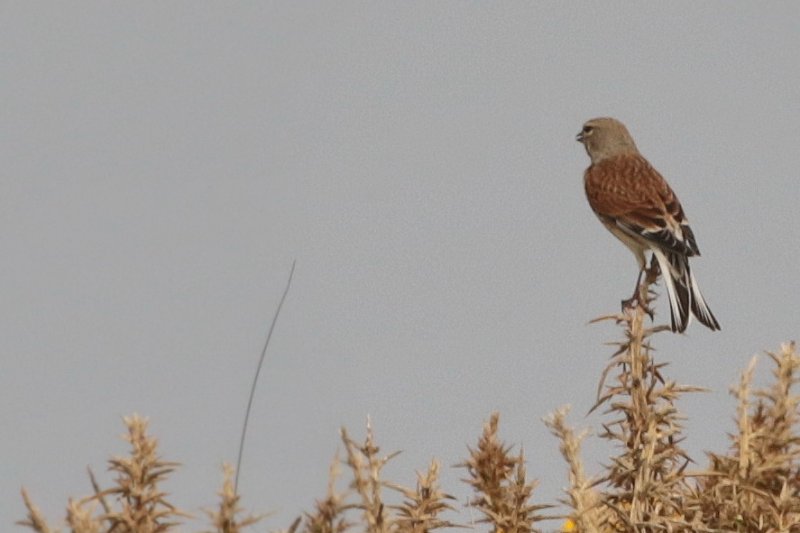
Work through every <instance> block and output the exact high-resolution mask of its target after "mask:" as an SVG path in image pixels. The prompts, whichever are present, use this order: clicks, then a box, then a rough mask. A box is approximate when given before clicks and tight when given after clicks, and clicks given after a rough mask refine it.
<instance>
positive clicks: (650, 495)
mask: <svg viewBox="0 0 800 533" xmlns="http://www.w3.org/2000/svg"><path fill="white" fill-rule="evenodd" d="M656 274H657V273H656V272H655V271H653V270H651V271H648V275H647V279H646V280H645V283H644V285H643V286H642V289H641V294H640V299H641V301H642V305H641V306H637V307H636V308H635V309H633V310H629V311H628V312H626V313H624V314H621V315H616V316H614V317H613V318H614V319H616V320H617V321H618V322H621V323H622V324H623V325H624V327H625V335H626V339H625V341H623V342H621V343H618V346H619V349H618V350H617V352H616V353H615V354H614V355H613V357H612V359H611V361H610V363H609V365H608V366H607V367H606V369H605V371H604V372H603V376H602V378H601V385H600V391H598V400H597V403H596V404H595V406H594V407H592V410H594V409H596V408H598V407H600V406H601V405H607V406H608V407H607V410H606V411H605V414H607V415H612V416H613V417H614V418H613V419H612V420H611V421H610V422H607V423H604V424H603V431H602V432H601V433H600V437H601V438H604V439H607V440H609V441H611V442H613V443H615V444H616V445H617V448H618V450H619V452H618V453H617V454H616V455H615V456H614V457H612V458H611V461H612V462H611V464H610V465H608V467H607V474H606V477H605V485H606V486H605V488H604V490H603V491H602V493H601V500H602V503H603V505H604V506H605V507H606V508H607V510H608V511H610V512H607V513H602V516H603V517H604V518H603V520H601V522H600V527H601V529H604V530H611V531H649V530H655V529H666V530H670V531H675V530H696V529H695V527H696V524H693V523H692V522H693V521H692V519H691V518H692V517H689V516H686V515H685V509H686V506H685V503H684V501H683V500H684V498H683V495H684V494H685V492H686V490H687V478H686V476H685V475H684V469H685V468H686V466H687V464H688V463H689V462H690V459H689V457H688V456H687V454H686V452H685V451H684V450H683V449H682V448H681V447H680V446H679V443H680V442H681V441H682V440H683V436H682V434H681V432H682V429H683V427H682V424H681V421H682V420H683V416H682V415H680V414H679V412H678V410H677V408H676V406H675V402H676V400H677V399H678V398H679V396H680V395H681V394H683V393H687V392H698V391H701V390H703V389H701V388H698V387H692V386H683V385H678V384H677V383H675V382H674V381H666V380H665V379H664V378H663V376H662V374H661V371H662V369H663V368H664V367H665V366H666V364H665V363H656V362H655V361H654V360H653V357H652V355H651V352H652V348H651V346H650V343H649V338H650V336H651V335H653V334H654V333H656V332H658V331H662V330H665V329H668V328H667V327H666V326H658V327H654V328H645V327H644V315H645V313H646V312H648V310H647V306H648V303H649V300H650V299H651V298H652V295H653V293H652V292H651V291H650V290H649V287H650V286H651V285H652V284H653V283H654V282H655V278H656ZM603 318H609V317H603ZM600 320H602V318H601V319H600ZM613 370H616V376H615V380H614V382H613V383H612V384H610V385H605V391H603V390H602V389H603V387H604V383H605V378H606V376H607V375H608V374H609V373H610V372H611V371H613Z"/></svg>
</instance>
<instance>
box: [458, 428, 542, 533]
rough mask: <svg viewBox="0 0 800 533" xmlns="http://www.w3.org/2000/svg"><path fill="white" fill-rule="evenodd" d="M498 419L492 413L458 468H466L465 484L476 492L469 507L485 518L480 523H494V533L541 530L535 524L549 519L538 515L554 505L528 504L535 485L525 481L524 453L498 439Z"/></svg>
mask: <svg viewBox="0 0 800 533" xmlns="http://www.w3.org/2000/svg"><path fill="white" fill-rule="evenodd" d="M499 419H500V415H499V414H498V413H492V416H491V418H490V419H489V422H487V423H486V424H485V425H484V428H483V435H481V438H480V440H479V441H478V446H477V448H475V449H472V448H470V449H469V457H468V458H467V460H466V461H464V462H463V463H461V464H459V465H457V466H459V467H463V468H466V470H467V473H468V474H469V478H468V479H465V480H464V482H465V483H467V484H469V485H470V486H472V488H473V489H474V490H475V492H476V493H477V494H476V495H475V497H474V498H473V499H472V500H470V501H469V505H470V506H472V507H474V508H476V509H478V510H479V511H480V512H481V513H482V514H483V515H484V518H482V519H481V520H480V522H483V523H488V524H491V526H492V532H493V533H531V532H535V531H539V530H537V529H534V527H533V525H534V523H536V522H538V521H540V520H544V519H545V518H546V517H544V516H541V515H539V514H538V512H539V511H541V510H542V509H546V508H549V507H551V506H550V505H533V504H531V503H529V501H530V499H531V496H532V494H533V489H534V488H535V486H536V482H535V481H531V482H529V481H527V480H526V473H525V457H524V455H523V452H522V451H520V452H519V454H518V455H512V454H511V446H506V445H505V444H504V443H503V442H502V441H501V440H500V439H499V437H498V436H497V427H498V422H499Z"/></svg>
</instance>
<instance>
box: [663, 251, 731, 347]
mask: <svg viewBox="0 0 800 533" xmlns="http://www.w3.org/2000/svg"><path fill="white" fill-rule="evenodd" d="M653 253H654V254H655V256H656V260H657V261H658V266H659V267H660V268H661V277H662V278H663V279H664V284H665V285H666V287H667V295H668V296H669V309H670V315H671V321H672V331H678V332H683V331H685V330H686V327H687V326H688V325H689V322H690V321H691V318H692V316H694V317H695V318H697V320H699V321H700V323H701V324H703V325H704V326H706V327H707V328H709V329H710V330H712V331H714V330H718V329H720V327H719V322H717V319H716V318H714V314H713V313H712V312H711V309H710V308H709V307H708V304H707V303H706V301H705V299H704V298H703V295H702V293H701V292H700V288H699V287H698V286H697V281H696V280H695V279H694V274H692V271H691V269H690V268H689V258H688V257H686V256H685V255H682V254H678V253H674V252H664V251H662V250H653Z"/></svg>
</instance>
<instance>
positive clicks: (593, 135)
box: [575, 117, 639, 163]
mask: <svg viewBox="0 0 800 533" xmlns="http://www.w3.org/2000/svg"><path fill="white" fill-rule="evenodd" d="M575 140H577V141H578V142H579V143H581V144H583V146H584V147H585V148H586V153H587V154H589V158H590V159H591V160H592V163H599V162H600V161H602V160H604V159H608V158H609V157H614V156H618V155H627V154H638V153H639V150H638V149H637V148H636V144H635V143H634V142H633V137H631V134H630V133H628V128H626V127H625V124H623V123H622V122H620V121H619V120H617V119H615V118H610V117H601V118H593V119H591V120H589V121H587V122H586V123H585V124H584V125H583V129H581V132H580V133H579V134H578V135H577V137H575Z"/></svg>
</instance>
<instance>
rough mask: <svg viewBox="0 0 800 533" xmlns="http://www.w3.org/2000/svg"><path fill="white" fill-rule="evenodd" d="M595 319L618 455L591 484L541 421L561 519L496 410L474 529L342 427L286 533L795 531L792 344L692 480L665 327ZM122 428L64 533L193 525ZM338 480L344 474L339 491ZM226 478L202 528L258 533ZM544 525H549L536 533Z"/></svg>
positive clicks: (747, 393) (736, 392)
mask: <svg viewBox="0 0 800 533" xmlns="http://www.w3.org/2000/svg"><path fill="white" fill-rule="evenodd" d="M649 281H650V282H652V280H649ZM643 292H645V291H643ZM648 294H649V293H648ZM603 318H604V319H613V320H616V321H617V322H618V323H619V324H620V325H621V326H622V328H623V330H624V339H623V341H622V342H619V343H618V344H617V345H616V346H617V351H616V353H615V354H614V355H613V356H612V358H611V360H610V362H609V365H608V367H607V368H606V370H605V372H604V373H603V375H602V377H601V384H600V389H599V391H598V400H597V403H596V405H595V406H594V407H593V408H592V409H593V410H594V409H603V410H604V415H603V416H604V421H603V424H602V429H601V430H600V431H599V432H598V433H599V436H600V437H601V438H603V439H606V440H608V441H609V442H610V443H611V444H612V450H613V451H612V452H611V453H610V458H609V461H608V463H607V464H606V465H604V466H601V467H599V469H600V472H599V473H598V474H597V475H594V476H589V475H587V474H586V471H585V470H586V469H585V467H584V464H583V461H582V459H581V453H580V447H581V442H582V441H583V439H584V438H585V437H586V435H587V432H585V431H584V432H576V431H575V430H573V429H572V428H571V427H569V425H568V424H567V422H566V413H567V410H566V409H560V410H557V411H556V412H555V413H553V414H552V415H550V416H549V417H547V418H546V419H545V424H546V425H547V427H548V428H549V429H550V431H551V432H552V433H553V434H554V435H555V436H556V438H557V439H558V441H559V447H560V451H561V453H562V455H563V457H564V459H565V461H566V464H567V480H568V485H567V488H566V489H565V491H564V497H563V498H562V499H561V501H560V503H561V509H562V511H563V509H566V510H567V511H566V514H563V512H562V514H560V515H557V514H551V515H545V514H543V511H545V510H547V509H549V510H550V511H551V512H552V511H553V509H551V507H552V506H551V505H546V504H544V503H538V502H534V499H533V496H534V488H535V486H536V482H535V481H533V480H530V479H528V477H527V473H526V466H525V458H524V456H523V453H522V452H521V451H519V452H513V451H512V450H513V448H512V447H511V446H508V445H507V444H505V443H503V442H502V440H501V439H500V437H499V435H498V423H499V416H498V414H497V413H493V414H492V415H491V416H490V418H489V421H488V422H487V423H486V424H485V425H484V428H483V432H482V434H481V435H480V437H479V439H478V442H477V445H476V446H475V447H474V448H469V449H468V453H467V457H466V459H465V460H463V461H462V462H461V463H460V464H459V465H457V466H458V467H460V468H462V469H463V471H464V472H465V473H466V475H465V478H464V482H465V483H467V484H468V485H469V486H470V487H471V488H472V490H473V496H472V497H471V498H470V499H469V501H468V502H467V503H466V505H467V506H468V507H470V508H471V510H472V513H471V515H474V516H478V517H479V518H477V520H475V522H476V523H470V520H467V522H468V523H467V524H456V523H453V522H451V521H450V519H455V518H454V517H457V516H458V515H457V514H456V505H455V502H454V500H453V498H452V497H451V496H448V495H447V494H446V493H445V492H443V490H442V488H441V487H440V486H439V471H440V465H439V463H438V462H437V461H435V460H434V461H432V462H431V463H430V465H429V466H428V468H427V469H426V470H425V471H423V472H418V473H417V483H416V486H415V487H403V486H400V485H397V484H395V483H392V482H390V481H388V480H386V479H384V477H383V475H382V470H383V468H384V466H385V465H386V463H387V462H388V461H390V460H391V459H392V458H393V457H394V456H395V455H396V454H388V455H383V454H381V452H380V449H379V447H378V445H377V444H376V442H375V438H374V435H373V432H372V428H371V426H370V425H369V424H368V426H367V432H366V438H365V440H364V441H363V442H356V441H355V440H353V439H352V438H351V437H350V436H349V434H348V433H347V432H346V431H345V430H342V433H341V439H342V443H343V449H344V451H345V455H344V458H343V459H340V458H338V457H337V458H335V459H334V461H333V464H332V466H331V471H330V481H329V484H328V490H327V494H326V495H325V497H324V498H322V499H320V500H317V501H316V503H315V504H314V508H313V510H311V511H309V512H307V513H305V514H303V515H302V516H300V517H299V518H298V519H297V520H295V522H294V523H293V524H291V526H290V527H288V528H287V529H286V530H284V531H283V533H348V532H355V531H364V532H366V533H427V532H429V531H433V530H436V529H441V528H460V529H463V528H474V529H479V530H486V529H488V530H490V531H491V533H534V532H539V531H545V530H547V531H554V530H562V531H581V532H594V531H601V532H628V531H631V532H650V531H653V532H655V531H676V532H679V531H680V532H683V531H687V532H688V531H698V532H702V531H709V532H711V531H720V532H721V531H742V532H745V531H746V532H751V531H764V532H767V531H775V532H777V531H800V434H798V403H799V402H800V396H798V394H797V392H796V390H795V389H796V385H797V382H798V379H800V378H798V371H800V357H799V356H798V354H797V351H796V348H795V345H794V344H793V343H787V344H784V345H782V346H781V349H780V351H778V352H776V353H769V354H768V358H769V362H770V363H771V364H772V366H773V376H772V377H773V379H772V384H771V385H770V386H769V387H767V388H764V389H754V388H753V386H752V376H753V372H754V368H755V365H756V360H755V359H754V360H753V362H752V363H751V364H750V365H749V366H748V368H747V369H745V370H744V372H743V373H742V376H741V380H740V382H739V384H738V385H737V386H736V387H734V388H733V389H732V394H733V396H734V397H735V399H736V401H737V408H736V416H735V420H736V429H735V432H734V433H733V434H731V435H730V448H729V450H728V451H727V452H724V453H712V452H709V453H708V454H707V455H708V465H707V466H706V468H705V469H702V470H692V469H690V468H689V467H690V466H692V465H693V464H694V463H692V461H691V459H690V458H689V457H688V455H687V453H686V451H685V450H684V449H683V448H682V447H681V443H682V441H683V440H684V438H685V435H684V433H683V431H684V428H683V425H682V422H683V417H682V415H681V414H680V412H679V411H678V409H677V405H676V402H677V400H678V399H679V398H680V397H681V395H683V394H686V393H693V392H697V391H700V390H702V389H700V388H698V387H694V386H686V385H680V384H677V383H675V382H674V381H672V380H670V379H669V378H668V376H667V375H666V372H665V369H666V363H664V362H658V361H656V360H655V359H654V357H653V352H652V348H651V345H650V342H651V339H652V336H653V335H654V334H656V333H658V332H659V331H661V330H662V329H663V328H661V327H650V328H648V327H646V326H645V313H644V312H643V311H641V310H637V311H635V312H630V313H626V314H621V315H614V316H612V317H603ZM125 424H126V426H127V429H128V434H127V435H126V440H127V441H128V442H129V443H130V446H131V450H130V454H129V456H127V457H116V458H112V459H111V460H110V461H109V469H110V470H111V471H112V472H113V473H114V475H115V480H114V484H113V485H112V486H111V487H110V488H107V489H101V488H100V487H99V486H98V485H97V483H96V481H95V480H94V476H92V475H91V472H90V476H91V481H92V485H93V487H94V494H92V495H90V496H88V497H86V498H82V499H78V500H70V501H69V502H68V505H67V510H66V518H65V525H66V527H67V528H68V529H69V531H72V532H74V533H101V532H104V533H105V532H109V533H110V532H115V533H129V532H131V533H133V532H136V533H156V532H162V531H164V532H166V531H178V530H181V529H184V528H185V527H186V525H187V524H186V523H187V520H189V519H190V517H189V515H188V514H186V513H185V512H183V511H181V510H179V509H177V508H176V507H175V506H174V505H172V504H170V503H169V502H168V501H167V499H166V495H165V494H164V492H163V491H162V490H161V489H160V488H159V487H160V485H161V483H162V482H163V481H164V479H165V478H166V477H167V476H169V475H170V474H171V473H172V472H173V471H174V469H175V467H176V463H172V462H166V461H164V460H162V459H161V458H160V457H159V456H158V454H157V442H156V440H155V439H154V438H153V437H151V436H149V435H148V434H147V421H146V420H145V419H142V418H140V417H138V416H132V417H129V418H126V419H125ZM342 471H346V472H347V481H348V483H346V484H345V485H346V487H345V488H344V489H342V488H340V486H341V481H342V477H343V474H342ZM232 476H233V472H232V469H231V468H230V467H226V468H225V472H224V481H223V488H222V490H221V491H220V493H219V498H220V499H219V506H218V507H217V508H216V509H213V510H208V511H206V514H207V515H208V523H209V524H210V526H211V527H212V529H211V530H209V531H212V532H224V533H236V532H239V531H244V530H245V528H247V529H248V530H256V529H259V528H260V529H259V530H266V528H265V526H263V525H262V524H259V520H260V519H261V518H262V517H260V516H253V515H247V514H245V513H244V511H243V510H242V509H240V507H239V495H238V494H236V491H235V489H234V485H233V482H232ZM22 495H23V501H24V504H25V506H26V508H27V516H26V517H25V518H24V519H23V520H22V521H20V522H19V524H21V525H23V526H27V527H28V528H30V529H33V530H34V531H37V532H40V533H50V532H55V531H58V529H55V528H53V527H52V526H50V525H49V524H48V522H47V521H46V520H45V518H44V517H43V515H42V513H41V512H40V510H39V509H38V508H37V507H36V506H35V505H34V503H33V502H32V500H31V498H30V497H29V496H28V493H27V492H26V491H25V490H24V489H23V492H22ZM387 496H388V500H387ZM462 516H463V515H462ZM545 520H549V524H550V527H549V528H547V529H542V528H541V524H542V523H543V521H545ZM553 520H556V522H553ZM250 526H253V527H250Z"/></svg>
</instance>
